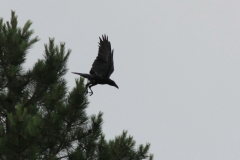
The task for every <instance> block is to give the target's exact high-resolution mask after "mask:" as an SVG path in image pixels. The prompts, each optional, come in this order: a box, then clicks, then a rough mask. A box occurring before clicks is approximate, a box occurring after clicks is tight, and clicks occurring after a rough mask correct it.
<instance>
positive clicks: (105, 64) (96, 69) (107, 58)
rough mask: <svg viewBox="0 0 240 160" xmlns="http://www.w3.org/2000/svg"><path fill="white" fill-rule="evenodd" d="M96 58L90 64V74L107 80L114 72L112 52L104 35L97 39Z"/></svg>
mask: <svg viewBox="0 0 240 160" xmlns="http://www.w3.org/2000/svg"><path fill="white" fill-rule="evenodd" d="M99 39H100V42H99V48H98V56H97V58H96V59H95V61H94V62H93V64H92V68H91V70H90V74H96V75H99V76H102V77H105V78H109V77H110V75H111V74H112V72H113V71H114V66H113V51H111V43H110V42H109V41H108V37H107V36H106V35H103V36H102V39H101V38H100V37H99Z"/></svg>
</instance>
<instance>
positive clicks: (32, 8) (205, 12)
mask: <svg viewBox="0 0 240 160" xmlns="http://www.w3.org/2000/svg"><path fill="white" fill-rule="evenodd" d="M239 8H240V1H239V0H230V1H227V0H185V1H179V0H161V1H160V0H159V1H151V0H131V1H110V0H109V1H105V0H101V1H84V2H83V1H76V0H75V1H73V0H72V1H64V2H63V1H61V2H60V1H47V0H41V1H30V0H28V1H27V0H21V1H1V6H0V17H2V18H4V21H6V20H9V19H10V16H11V10H15V11H16V14H17V15H18V20H19V25H20V26H23V24H24V23H25V22H26V21H27V20H29V19H30V20H31V21H32V22H33V25H32V29H34V30H35V35H37V36H39V38H40V39H41V40H40V41H39V42H38V43H37V44H35V45H34V47H33V48H32V49H31V50H30V51H29V54H28V57H27V58H28V59H27V64H26V65H25V66H26V68H30V67H32V66H33V64H34V63H35V62H36V61H37V59H38V58H42V57H43V56H42V55H43V51H44V44H45V43H48V38H49V37H54V38H55V40H56V43H58V44H59V42H66V47H67V48H70V49H71V50H72V53H71V55H70V58H69V61H68V68H69V72H68V73H67V74H66V76H65V77H66V79H67V80H68V86H69V89H72V88H73V87H74V86H75V78H78V76H77V75H74V74H71V72H73V71H75V72H81V73H88V72H89V70H90V68H91V65H92V63H93V61H94V59H95V58H96V56H97V52H98V41H99V38H98V37H99V36H101V35H102V34H107V35H108V36H109V40H110V41H111V44H112V48H113V49H114V63H115V71H114V73H113V74H112V76H111V78H112V79H113V80H115V82H116V83H117V85H118V86H119V88H120V89H116V88H115V87H111V86H107V85H103V86H101V85H98V86H95V87H93V88H92V89H93V92H94V94H93V95H92V96H91V97H89V101H90V102H91V103H90V105H89V108H88V109H87V112H88V114H89V115H91V114H97V113H98V112H99V111H102V112H104V116H103V118H104V125H103V131H104V133H105V134H106V138H107V139H110V138H114V137H115V136H116V135H119V134H121V133H122V131H123V130H128V133H129V134H130V135H132V136H133V137H134V139H135V140H136V141H137V144H141V143H142V144H146V142H149V143H151V148H150V152H151V153H153V154H154V159H155V160H239V159H240V125H239V124H240V9H239Z"/></svg>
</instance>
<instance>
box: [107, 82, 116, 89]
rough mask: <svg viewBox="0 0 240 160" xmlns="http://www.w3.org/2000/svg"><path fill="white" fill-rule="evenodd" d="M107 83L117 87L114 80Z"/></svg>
mask: <svg viewBox="0 0 240 160" xmlns="http://www.w3.org/2000/svg"><path fill="white" fill-rule="evenodd" d="M109 85H111V86H114V87H116V88H118V85H117V84H116V83H115V82H114V81H110V83H109Z"/></svg>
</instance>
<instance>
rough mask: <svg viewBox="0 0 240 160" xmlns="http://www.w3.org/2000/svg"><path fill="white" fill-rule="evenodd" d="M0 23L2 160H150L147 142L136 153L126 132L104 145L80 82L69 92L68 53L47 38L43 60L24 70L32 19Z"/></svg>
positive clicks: (99, 124)
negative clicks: (21, 25) (67, 75)
mask: <svg viewBox="0 0 240 160" xmlns="http://www.w3.org/2000/svg"><path fill="white" fill-rule="evenodd" d="M17 23H18V22H17V16H16V15H15V12H13V11H12V16H11V20H10V22H6V23H3V19H0V160H36V159H37V160H43V159H44V160H57V159H69V160H140V159H153V158H152V157H153V156H152V155H151V154H149V153H148V150H149V147H150V144H148V143H147V144H146V145H145V146H144V145H140V146H139V147H138V148H137V149H135V141H134V140H133V137H131V136H127V132H126V131H124V132H123V133H122V134H121V135H120V136H117V137H116V138H115V139H113V140H109V141H107V140H106V139H105V137H104V134H103V132H102V124H103V120H102V116H103V113H102V112H99V114H98V115H92V116H88V115H87V114H86V108H87V107H88V104H89V101H88V99H87V96H86V95H85V94H84V91H85V89H86V88H85V84H84V80H83V79H82V78H80V79H77V80H76V86H75V87H74V88H73V89H72V90H71V91H70V92H68V90H67V87H66V84H67V82H66V80H65V79H64V77H63V76H64V75H65V74H66V72H67V60H68V57H69V55H70V52H71V51H70V50H67V51H66V50H65V44H64V43H61V44H60V45H59V46H58V45H55V44H54V39H49V43H48V45H45V52H44V57H43V59H39V60H38V61H37V62H36V63H35V65H34V66H33V68H31V69H28V70H26V69H24V68H23V64H24V62H25V60H26V56H27V53H28V51H29V49H30V48H31V47H32V46H33V44H34V43H36V42H37V41H38V40H39V39H38V37H34V38H31V36H32V35H33V33H34V31H33V30H31V29H30V26H31V24H32V22H31V21H27V22H26V23H25V25H24V27H23V28H20V27H18V26H17Z"/></svg>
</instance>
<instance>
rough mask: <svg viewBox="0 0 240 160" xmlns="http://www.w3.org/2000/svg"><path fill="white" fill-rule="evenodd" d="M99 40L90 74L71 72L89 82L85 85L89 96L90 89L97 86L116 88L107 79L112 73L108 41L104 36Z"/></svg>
mask: <svg viewBox="0 0 240 160" xmlns="http://www.w3.org/2000/svg"><path fill="white" fill-rule="evenodd" d="M99 39H100V42H99V48H98V56H97V58H96V59H95V61H94V62H93V64H92V68H91V70H90V74H85V73H77V72H72V73H74V74H78V75H80V76H82V77H84V78H87V79H88V80H89V82H88V83H87V84H86V93H89V92H88V88H89V89H90V90H91V92H90V96H91V95H92V94H93V91H92V89H91V87H93V86H95V85H97V84H108V85H110V86H114V87H116V88H118V86H117V84H116V83H115V82H114V81H113V80H111V79H110V78H109V77H110V76H111V74H112V73H113V71H114V64H113V50H111V43H110V42H109V41H108V37H107V36H106V35H102V39H101V37H99Z"/></svg>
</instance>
